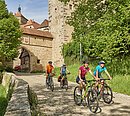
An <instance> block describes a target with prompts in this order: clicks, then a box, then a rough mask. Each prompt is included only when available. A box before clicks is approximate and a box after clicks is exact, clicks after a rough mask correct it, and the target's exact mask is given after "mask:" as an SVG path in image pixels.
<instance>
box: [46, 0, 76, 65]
mask: <svg viewBox="0 0 130 116" xmlns="http://www.w3.org/2000/svg"><path fill="white" fill-rule="evenodd" d="M48 6H49V11H48V13H49V28H50V32H51V34H52V36H53V44H52V45H53V46H52V48H53V50H52V60H53V61H54V64H55V65H56V66H61V65H62V64H63V63H64V59H63V56H62V45H63V43H67V42H69V41H70V40H71V37H72V36H71V34H72V32H73V27H71V26H69V25H68V24H66V17H67V16H70V15H71V12H73V10H74V2H73V1H70V2H69V3H68V4H67V5H64V3H62V2H60V1H58V0H48Z"/></svg>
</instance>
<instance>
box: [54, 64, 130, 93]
mask: <svg viewBox="0 0 130 116" xmlns="http://www.w3.org/2000/svg"><path fill="white" fill-rule="evenodd" d="M79 66H80V64H74V65H70V66H67V69H68V70H69V71H70V73H71V74H70V75H68V80H69V81H72V82H75V79H76V77H77V75H78V68H79ZM89 67H90V69H91V70H92V72H93V71H94V69H95V66H94V65H89ZM109 73H110V74H111V72H109ZM59 75H60V68H56V77H58V76H59ZM103 77H104V78H107V76H106V74H104V73H103ZM92 78H93V77H92V76H91V75H90V74H89V73H88V74H87V78H86V79H88V80H89V79H92ZM108 83H109V85H110V87H111V88H112V90H113V91H114V92H118V93H123V94H127V95H130V89H129V85H130V75H127V76H122V75H116V76H114V77H113V79H112V80H111V81H108Z"/></svg>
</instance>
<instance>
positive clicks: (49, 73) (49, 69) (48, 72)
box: [46, 61, 54, 82]
mask: <svg viewBox="0 0 130 116" xmlns="http://www.w3.org/2000/svg"><path fill="white" fill-rule="evenodd" d="M48 76H54V67H53V65H52V61H49V62H48V65H47V66H46V80H47V82H48Z"/></svg>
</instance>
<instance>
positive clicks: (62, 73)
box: [60, 64, 70, 81]
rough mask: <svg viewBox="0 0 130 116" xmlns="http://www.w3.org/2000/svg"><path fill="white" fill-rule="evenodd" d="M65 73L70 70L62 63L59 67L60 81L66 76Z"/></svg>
mask: <svg viewBox="0 0 130 116" xmlns="http://www.w3.org/2000/svg"><path fill="white" fill-rule="evenodd" d="M67 73H70V72H69V71H68V69H67V67H66V64H63V65H62V66H61V69H60V74H61V78H62V79H61V81H63V80H64V78H66V75H67Z"/></svg>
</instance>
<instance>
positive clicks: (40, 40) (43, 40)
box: [13, 34, 53, 72]
mask: <svg viewBox="0 0 130 116" xmlns="http://www.w3.org/2000/svg"><path fill="white" fill-rule="evenodd" d="M52 40H53V39H52V38H47V37H38V36H37V37H36V36H31V35H26V34H24V35H23V36H22V44H21V47H20V49H19V56H18V57H17V58H16V59H15V60H14V62H13V63H14V64H13V65H14V67H15V66H17V65H21V60H20V59H19V57H20V55H21V52H22V50H21V49H22V48H24V49H26V50H27V51H28V53H29V56H30V61H29V64H30V72H32V71H35V70H41V71H43V70H44V69H45V66H46V64H47V63H48V61H49V60H52ZM38 60H39V62H38Z"/></svg>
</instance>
